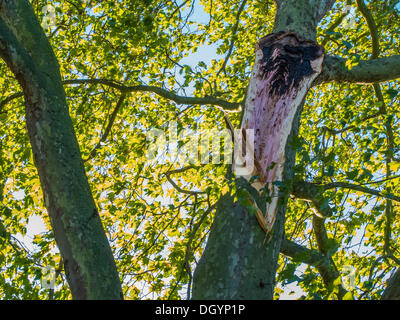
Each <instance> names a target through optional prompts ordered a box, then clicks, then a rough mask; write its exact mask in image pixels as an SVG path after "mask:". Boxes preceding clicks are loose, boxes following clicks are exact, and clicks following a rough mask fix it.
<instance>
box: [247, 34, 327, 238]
mask: <svg viewBox="0 0 400 320" xmlns="http://www.w3.org/2000/svg"><path fill="white" fill-rule="evenodd" d="M323 57H324V54H323V48H322V47H321V46H319V45H318V44H316V43H315V42H313V41H308V40H304V39H302V38H300V37H298V36H297V35H296V34H295V33H293V32H279V33H274V34H270V35H268V36H266V37H264V38H262V39H260V40H259V42H258V44H257V48H256V61H255V64H254V67H253V71H252V76H251V80H250V85H249V88H248V91H247V98H246V107H245V111H244V115H243V120H242V130H246V129H253V130H254V163H255V165H254V170H253V172H252V174H251V175H249V176H246V177H245V178H246V179H247V180H248V181H249V180H250V179H251V178H252V177H254V176H256V177H257V178H256V180H255V181H254V182H253V183H252V186H253V187H254V188H256V189H257V190H259V191H261V189H263V188H265V187H267V188H266V189H267V190H268V193H269V196H270V197H271V202H270V203H268V204H267V209H266V214H265V215H262V213H261V211H260V210H257V219H258V221H259V223H260V225H261V226H262V228H263V229H264V231H266V232H269V231H271V229H272V226H273V224H274V221H275V216H276V212H277V208H278V198H279V197H278V192H279V188H278V186H277V185H276V184H274V182H275V183H276V182H278V181H279V182H280V181H282V180H283V170H284V164H285V147H286V144H287V140H288V137H289V134H290V132H291V130H292V125H293V119H294V116H295V114H296V111H297V110H298V108H299V107H300V106H301V103H302V101H303V99H304V97H305V95H306V93H307V91H308V90H309V89H310V87H311V84H312V82H313V80H314V79H315V78H316V77H317V76H318V75H319V74H320V73H321V66H322V62H323Z"/></svg>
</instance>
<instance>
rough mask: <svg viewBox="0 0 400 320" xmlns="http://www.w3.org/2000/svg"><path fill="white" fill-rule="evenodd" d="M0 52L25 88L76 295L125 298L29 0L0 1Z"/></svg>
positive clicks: (37, 158) (53, 63)
mask: <svg viewBox="0 0 400 320" xmlns="http://www.w3.org/2000/svg"><path fill="white" fill-rule="evenodd" d="M0 55H1V57H2V58H3V59H4V60H5V62H6V63H7V65H8V66H9V68H10V69H11V70H12V72H13V73H14V74H15V76H16V78H17V79H18V81H19V83H20V85H21V87H22V88H23V92H24V96H25V106H26V124H27V129H28V134H29V138H30V141H31V145H32V151H33V158H34V162H35V165H36V167H37V170H38V172H39V176H40V182H41V185H42V190H43V195H44V200H45V205H46V208H47V210H48V213H49V216H50V220H51V224H52V228H53V232H54V236H55V239H56V242H57V245H58V247H59V249H60V252H61V255H62V258H63V261H64V266H65V272H66V276H67V279H68V283H69V286H70V289H71V292H72V296H73V298H74V299H121V298H122V290H121V284H120V281H119V277H118V273H117V270H116V266H115V262H114V259H113V255H112V252H111V249H110V246H109V243H108V240H107V238H106V235H105V232H104V229H103V227H102V224H101V220H100V217H99V215H98V212H97V209H96V205H95V203H94V200H93V197H92V193H91V190H90V187H89V184H88V181H87V177H86V175H85V170H84V166H83V162H82V159H81V154H80V151H79V146H78V142H77V139H76V136H75V133H74V129H73V125H72V121H71V119H70V116H69V113H68V106H67V103H66V99H65V93H64V89H63V86H62V83H61V75H60V71H59V66H58V62H57V60H56V57H55V55H54V53H53V51H52V48H51V46H50V44H49V42H48V40H47V38H46V36H45V34H44V32H43V30H42V29H41V27H40V24H39V22H38V21H37V18H36V16H35V14H34V11H33V9H32V7H31V6H30V4H29V2H28V1H27V0H16V1H7V0H3V1H0Z"/></svg>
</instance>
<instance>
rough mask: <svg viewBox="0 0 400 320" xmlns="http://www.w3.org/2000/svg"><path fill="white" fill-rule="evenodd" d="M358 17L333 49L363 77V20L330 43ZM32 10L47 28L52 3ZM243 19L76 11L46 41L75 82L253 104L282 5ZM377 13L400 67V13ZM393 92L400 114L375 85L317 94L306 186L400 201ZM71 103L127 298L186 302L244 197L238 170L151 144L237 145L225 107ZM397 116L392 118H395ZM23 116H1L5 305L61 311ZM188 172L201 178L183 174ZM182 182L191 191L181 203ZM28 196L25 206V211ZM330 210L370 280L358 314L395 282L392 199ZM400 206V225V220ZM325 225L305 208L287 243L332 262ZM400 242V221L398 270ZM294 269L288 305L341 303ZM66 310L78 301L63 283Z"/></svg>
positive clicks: (123, 9)
mask: <svg viewBox="0 0 400 320" xmlns="http://www.w3.org/2000/svg"><path fill="white" fill-rule="evenodd" d="M345 2H346V1H338V2H337V4H336V5H335V7H334V9H333V10H332V11H331V12H330V13H329V15H328V16H327V17H326V18H325V19H324V21H323V23H322V24H321V26H320V27H319V30H318V40H319V42H320V43H323V42H324V43H325V50H326V53H327V54H329V55H339V56H342V57H344V58H346V59H348V60H349V61H351V62H352V63H353V64H356V63H357V61H358V60H360V59H364V60H365V59H369V57H370V55H371V39H370V32H369V29H368V26H367V25H366V23H365V20H364V19H363V17H362V15H361V14H360V13H359V12H358V11H356V24H355V26H354V27H353V28H348V27H346V28H345V27H344V26H343V25H339V26H337V27H336V28H334V29H333V30H331V29H330V26H331V25H332V24H334V23H335V21H337V19H339V18H340V17H341V15H342V8H343V6H344V5H345ZM31 3H32V5H33V7H34V8H35V11H36V12H37V15H38V18H39V19H42V18H43V13H42V8H43V7H44V6H45V5H46V4H47V2H46V1H42V0H32V1H31ZM241 5H242V1H234V0H231V1H229V5H227V2H226V1H221V0H211V1H210V0H201V1H200V3H199V2H198V1H178V2H176V1H169V0H162V1H152V0H140V1H128V0H118V1H115V0H113V1H111V0H102V1H93V0H79V1H78V0H69V1H63V2H57V3H54V7H55V8H56V26H54V27H51V28H49V29H48V30H46V33H47V35H48V37H49V40H50V42H51V44H52V46H53V48H54V51H55V53H56V56H57V58H58V61H59V64H60V68H61V73H62V76H63V78H64V79H65V80H73V79H108V80H112V81H115V82H120V83H123V84H124V85H125V86H135V85H139V84H146V85H153V86H157V87H162V88H165V89H167V90H170V91H174V92H176V93H178V94H180V95H188V96H197V97H204V96H216V97H219V98H221V99H224V100H227V101H230V102H242V101H243V99H244V96H245V91H246V87H247V84H248V79H249V76H250V71H251V66H252V63H253V60H254V47H255V43H256V41H257V40H258V39H259V38H260V37H262V36H264V35H266V34H268V33H270V32H272V27H273V21H274V14H275V7H274V5H273V3H272V1H261V0H254V1H246V3H245V5H244V8H243V10H240V9H239V8H241ZM353 6H354V5H353ZM369 8H370V10H371V11H372V12H373V15H374V17H375V21H376V24H377V25H378V27H379V37H380V38H379V39H380V45H381V50H382V56H390V55H393V54H398V45H397V44H398V42H399V40H400V39H399V32H398V30H399V28H400V25H399V21H400V20H399V19H398V15H399V14H400V13H399V11H398V9H396V8H395V1H389V0H388V1H370V2H369ZM238 13H240V14H238ZM238 21H239V22H238ZM214 51H215V54H210V53H213V52H214ZM210 55H211V56H213V59H209V56H210ZM225 62H226V64H225ZM351 65H352V64H351V63H350V64H349V67H351ZM0 68H1V71H2V73H1V74H2V76H1V77H0V90H1V92H2V93H3V97H4V98H3V99H6V98H7V97H11V96H12V95H13V94H14V93H17V92H19V91H20V89H19V87H18V84H17V82H16V80H15V79H14V78H13V76H12V75H11V74H10V72H9V71H8V70H7V67H6V65H5V64H3V63H2V64H1V65H0ZM381 86H382V90H383V93H384V101H379V99H377V98H376V96H375V93H374V90H373V88H372V86H366V85H356V84H344V83H329V84H322V85H319V86H317V87H314V89H312V91H311V92H310V93H309V95H308V97H307V101H306V104H305V107H304V111H303V115H302V122H301V131H300V133H299V137H298V138H299V139H298V140H299V143H298V146H297V160H296V168H295V169H296V177H295V180H306V181H311V182H317V183H322V184H327V183H331V182H337V181H341V182H350V183H353V184H358V185H365V186H372V187H373V188H374V189H377V190H383V191H385V192H389V191H390V192H391V193H393V194H400V190H399V187H398V183H397V182H398V176H399V174H400V172H399V171H400V165H399V162H398V161H397V160H396V159H395V158H396V154H397V152H398V151H399V150H398V147H397V146H398V145H399V143H400V141H399V138H398V136H397V134H395V135H394V143H393V145H394V149H393V150H392V153H393V155H394V156H393V157H392V158H391V159H389V160H388V157H387V155H388V143H387V127H386V126H385V122H387V123H390V126H391V127H392V130H393V132H394V133H397V132H398V131H399V116H400V115H399V114H398V104H399V100H398V99H399V95H398V92H399V90H400V88H399V83H398V81H390V82H386V83H383V84H382V85H381ZM65 91H66V96H67V99H68V104H69V108H70V115H71V117H72V120H73V123H74V127H75V131H76V134H77V138H78V141H79V144H80V148H81V152H82V157H83V159H84V161H85V167H86V172H87V176H88V179H89V182H90V184H91V188H92V192H93V195H94V198H95V201H96V203H97V206H98V208H99V214H100V216H101V218H102V221H103V224H104V227H105V229H106V232H107V236H108V238H109V239H110V243H111V246H112V249H113V253H114V257H115V260H116V263H117V267H118V270H119V272H120V276H121V281H122V283H123V292H124V295H125V297H126V298H127V299H148V298H159V299H168V298H169V299H182V298H186V297H187V295H188V294H187V292H189V291H188V288H189V289H190V285H191V281H192V272H193V270H194V268H195V266H196V263H197V261H198V259H199V257H200V256H201V253H202V250H203V248H204V244H205V241H206V239H207V234H208V231H209V228H210V224H211V222H212V219H213V206H214V204H215V203H216V201H217V200H218V198H219V196H220V195H221V194H222V193H225V192H226V191H227V190H228V183H229V181H227V179H226V178H225V173H226V168H227V166H226V165H224V164H221V163H220V164H213V163H208V164H204V163H203V164H202V163H194V164H192V165H190V166H187V165H188V164H181V163H177V162H176V161H175V159H172V158H168V157H164V158H163V161H157V159H155V160H153V161H149V160H148V158H147V156H146V151H147V150H148V148H149V146H150V144H151V143H152V141H150V140H148V139H146V135H147V134H148V133H149V132H150V131H151V130H152V129H154V128H158V129H161V130H164V131H165V132H168V129H169V128H170V127H171V124H172V123H173V122H174V121H177V122H178V132H180V131H181V130H184V129H188V128H190V129H199V128H201V129H218V130H222V129H225V127H226V125H225V121H224V113H223V112H222V111H221V110H220V109H219V108H216V107H213V106H192V105H178V104H175V103H174V102H172V101H169V100H167V99H165V98H160V97H159V96H157V95H155V94H154V93H148V92H129V93H126V98H125V99H124V100H123V101H122V100H121V101H122V105H121V106H120V107H118V109H117V110H116V109H115V108H116V107H117V105H118V104H117V101H118V100H119V98H120V97H121V94H122V93H121V92H120V90H117V89H115V88H112V87H110V86H108V85H105V84H98V83H86V84H73V85H71V84H69V85H65ZM383 103H384V104H385V106H386V109H387V113H386V114H382V113H381V112H380V110H381V106H382V104H383ZM23 105H24V104H23V98H22V97H19V98H16V99H12V101H9V102H8V103H2V102H0V121H1V127H0V149H1V152H0V187H1V189H0V196H1V200H2V202H1V205H0V212H1V214H0V246H1V251H0V252H1V253H0V269H1V272H0V296H1V297H2V298H4V299H21V298H22V299H46V298H48V295H49V292H48V290H44V289H41V287H40V278H41V274H40V270H41V269H40V268H41V267H43V266H48V265H52V266H54V267H55V268H60V266H61V265H62V261H60V255H59V252H58V250H57V248H56V245H55V242H54V239H53V235H52V231H51V227H50V221H49V219H48V217H47V215H46V211H45V208H44V203H43V197H42V194H41V190H40V182H39V179H38V176H37V172H36V168H35V166H34V164H33V160H32V156H31V149H30V145H29V140H28V137H27V134H26V131H25V124H24V107H23ZM113 113H115V114H116V117H115V119H114V120H113V117H112V115H113ZM229 118H230V120H231V121H232V123H233V124H234V125H236V126H238V125H239V121H240V113H239V112H236V113H234V112H232V113H229ZM110 122H111V124H112V126H111V131H110V132H109V133H107V134H106V128H107V126H108V125H109V124H110ZM182 143H183V142H182ZM94 149H95V152H93V150H94ZM389 152H390V150H389ZM185 165H186V166H187V167H186V168H185V169H186V170H184V171H182V172H173V170H177V169H180V168H183V167H185ZM178 171H179V170H178ZM169 172H170V173H169ZM169 179H172V180H173V181H174V182H175V184H176V186H178V188H179V189H183V190H184V191H188V192H184V193H182V192H180V191H182V190H177V188H175V187H174V185H172V184H171V183H170V182H169ZM16 192H17V193H18V194H19V195H21V194H22V196H20V197H16ZM324 196H325V197H326V199H328V201H329V205H330V206H331V207H332V208H333V211H334V215H333V216H332V217H330V218H329V219H328V220H327V222H326V224H325V226H326V229H327V234H328V237H329V238H330V239H332V241H333V242H331V244H330V246H329V249H330V250H328V251H329V253H330V254H331V255H332V258H333V260H334V262H335V264H336V267H337V269H338V270H339V271H340V270H342V269H343V267H344V266H352V267H354V268H355V269H356V270H357V276H356V287H355V288H354V289H353V291H352V293H353V295H354V297H355V298H356V299H357V298H366V299H376V298H379V297H380V295H381V293H382V290H383V289H384V285H385V280H387V278H388V276H389V275H390V272H391V271H393V270H394V267H395V263H394V262H393V260H391V259H387V258H381V257H383V256H385V255H386V254H387V252H386V251H385V243H386V242H387V240H386V238H385V235H386V234H387V232H388V231H387V228H386V221H387V212H386V208H387V206H388V200H386V199H385V198H382V197H376V196H372V195H369V194H366V193H363V192H360V191H354V190H351V189H343V188H336V189H330V190H327V191H325V193H324ZM392 205H393V216H395V215H396V214H397V205H396V203H395V202H393V203H392ZM33 216H40V217H41V218H42V219H43V220H44V223H45V225H46V228H47V231H46V232H44V233H41V234H37V235H35V237H34V239H33V244H32V245H31V246H30V247H29V248H28V247H27V246H26V245H24V243H23V242H22V241H20V240H19V239H22V237H23V236H24V235H25V234H26V226H27V223H28V220H29V218H30V217H33ZM312 216H313V211H312V208H311V207H310V205H309V203H307V202H305V201H303V200H298V199H295V198H293V199H291V200H290V202H289V205H288V210H287V214H286V219H287V222H286V230H285V232H286V235H287V238H288V239H289V240H293V241H296V242H297V243H300V244H302V245H304V246H306V247H309V248H312V249H315V248H317V244H316V240H315V237H314V236H313V232H312V223H311V219H312ZM399 232H400V223H399V219H392V220H391V232H390V236H391V239H390V244H389V246H390V248H391V250H392V252H393V253H394V254H395V255H396V254H397V256H399V254H400V253H399V252H398V250H399V249H398V247H397V246H396V242H398V237H399ZM333 239H334V240H333ZM376 261H377V262H376ZM279 265H280V268H279V270H278V275H277V279H278V281H279V285H278V287H277V290H276V298H279V296H280V295H281V294H282V288H283V289H284V288H285V286H286V285H287V284H288V283H298V285H299V286H300V287H301V289H302V290H303V291H304V298H305V299H317V298H321V299H326V298H332V295H331V292H329V290H328V289H327V288H326V287H325V286H324V284H323V282H322V280H321V277H319V275H318V271H317V270H316V269H315V268H314V267H310V266H305V265H304V264H301V263H300V262H297V261H294V260H292V259H290V258H286V257H284V256H281V258H280V264H279ZM296 270H298V271H297V272H296ZM300 271H301V272H300ZM299 272H300V273H299ZM349 297H350V296H349V295H348V296H347V298H349ZM54 298H55V299H65V298H70V292H69V289H68V286H67V284H66V279H65V275H64V274H63V271H62V270H61V269H60V275H59V277H57V286H56V290H55V292H54Z"/></svg>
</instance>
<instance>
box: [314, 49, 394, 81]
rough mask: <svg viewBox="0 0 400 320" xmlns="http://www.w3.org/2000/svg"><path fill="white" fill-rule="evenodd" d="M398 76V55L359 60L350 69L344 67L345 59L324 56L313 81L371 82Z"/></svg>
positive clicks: (388, 79)
mask: <svg viewBox="0 0 400 320" xmlns="http://www.w3.org/2000/svg"><path fill="white" fill-rule="evenodd" d="M398 78H400V55H394V56H390V57H382V58H377V59H372V60H361V61H359V63H358V65H356V66H354V67H352V68H351V69H348V68H347V67H346V59H343V58H341V57H334V56H326V57H325V59H324V63H323V66H322V72H321V74H320V75H319V76H318V78H317V79H316V80H315V81H314V85H318V84H320V83H325V82H333V81H336V82H345V83H346V82H347V83H358V84H372V83H374V82H385V81H390V80H395V79H398Z"/></svg>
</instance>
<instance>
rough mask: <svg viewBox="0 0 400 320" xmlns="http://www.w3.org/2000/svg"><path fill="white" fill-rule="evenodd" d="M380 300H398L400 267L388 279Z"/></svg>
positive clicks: (399, 298)
mask: <svg viewBox="0 0 400 320" xmlns="http://www.w3.org/2000/svg"><path fill="white" fill-rule="evenodd" d="M382 300H400V268H399V269H397V270H396V272H395V273H394V275H393V276H392V277H391V278H390V279H389V280H388V282H387V287H386V289H385V291H384V292H383V294H382Z"/></svg>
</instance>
